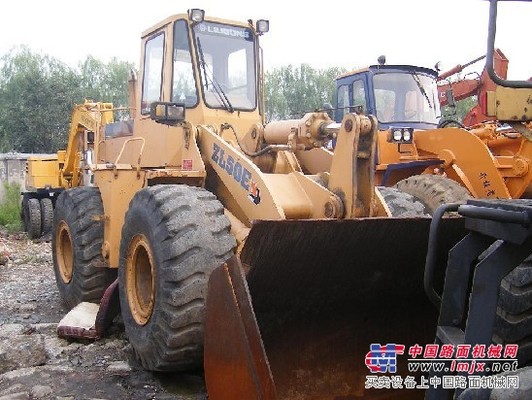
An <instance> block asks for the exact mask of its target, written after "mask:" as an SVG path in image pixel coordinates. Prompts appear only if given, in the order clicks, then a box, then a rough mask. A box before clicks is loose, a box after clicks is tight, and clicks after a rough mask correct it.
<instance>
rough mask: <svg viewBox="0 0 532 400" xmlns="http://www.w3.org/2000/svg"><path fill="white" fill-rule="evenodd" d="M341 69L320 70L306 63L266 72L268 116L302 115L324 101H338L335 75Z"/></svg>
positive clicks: (271, 118)
mask: <svg viewBox="0 0 532 400" xmlns="http://www.w3.org/2000/svg"><path fill="white" fill-rule="evenodd" d="M342 72H344V70H343V69H341V68H336V67H333V68H328V69H324V70H319V69H318V70H317V69H314V68H312V67H310V66H309V65H307V64H302V65H301V66H299V67H293V66H292V65H288V66H286V67H280V68H276V69H274V70H272V71H270V72H267V73H266V77H265V80H266V91H265V95H266V118H267V120H268V121H271V120H276V119H285V118H299V117H300V116H301V115H303V114H304V113H306V112H310V111H314V110H316V109H319V108H321V107H322V106H323V105H324V104H325V103H330V104H332V105H333V107H334V106H335V104H336V83H335V78H336V77H337V76H338V75H340V74H341V73H342Z"/></svg>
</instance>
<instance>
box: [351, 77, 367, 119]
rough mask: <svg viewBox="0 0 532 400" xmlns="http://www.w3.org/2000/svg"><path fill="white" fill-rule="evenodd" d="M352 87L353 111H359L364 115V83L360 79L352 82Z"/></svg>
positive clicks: (365, 106) (365, 107) (365, 109)
mask: <svg viewBox="0 0 532 400" xmlns="http://www.w3.org/2000/svg"><path fill="white" fill-rule="evenodd" d="M351 87H352V101H351V104H352V105H353V110H351V111H356V110H357V109H359V110H360V111H361V112H362V113H366V111H367V105H366V88H365V87H364V81H363V80H362V79H359V80H356V81H354V82H353V85H352V86H351Z"/></svg>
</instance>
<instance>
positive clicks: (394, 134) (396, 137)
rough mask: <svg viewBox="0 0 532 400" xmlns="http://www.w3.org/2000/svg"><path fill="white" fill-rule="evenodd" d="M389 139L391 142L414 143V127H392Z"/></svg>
mask: <svg viewBox="0 0 532 400" xmlns="http://www.w3.org/2000/svg"><path fill="white" fill-rule="evenodd" d="M387 139H388V142H390V143H398V144H401V143H412V140H413V139H414V129H413V128H390V130H389V132H388V137H387Z"/></svg>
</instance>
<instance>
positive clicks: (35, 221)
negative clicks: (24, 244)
mask: <svg viewBox="0 0 532 400" xmlns="http://www.w3.org/2000/svg"><path fill="white" fill-rule="evenodd" d="M24 225H25V226H26V230H27V232H28V236H29V238H30V239H37V238H40V237H41V205H40V204H39V199H35V198H32V199H28V201H27V203H26V208H25V210H24Z"/></svg>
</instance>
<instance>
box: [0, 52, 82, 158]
mask: <svg viewBox="0 0 532 400" xmlns="http://www.w3.org/2000/svg"><path fill="white" fill-rule="evenodd" d="M79 89H80V88H79V79H78V76H77V74H76V72H75V71H74V70H72V69H71V68H69V67H68V66H67V65H65V64H64V63H62V62H61V61H59V60H57V59H55V58H53V57H50V56H47V55H40V54H37V53H32V52H31V51H30V50H29V49H28V48H27V47H20V48H14V49H12V50H11V51H9V52H8V53H7V54H5V55H4V56H3V57H1V58H0V151H4V152H5V151H11V150H14V151H21V152H45V153H49V152H53V151H55V150H56V149H57V148H58V147H60V146H64V142H65V137H66V132H67V130H68V123H69V119H70V112H71V110H72V105H73V104H74V103H75V101H76V100H77V99H79V98H80V91H79Z"/></svg>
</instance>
